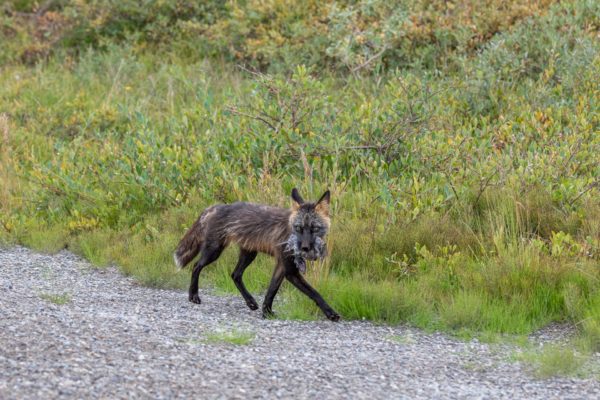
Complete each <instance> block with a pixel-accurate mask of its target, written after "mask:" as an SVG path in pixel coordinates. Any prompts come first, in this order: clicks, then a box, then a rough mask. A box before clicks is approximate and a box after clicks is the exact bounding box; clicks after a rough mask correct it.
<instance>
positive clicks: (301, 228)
mask: <svg viewBox="0 0 600 400" xmlns="http://www.w3.org/2000/svg"><path fill="white" fill-rule="evenodd" d="M330 197H331V194H330V192H329V190H328V191H326V192H325V193H324V194H323V195H322V196H321V198H320V199H319V200H318V201H316V202H314V203H313V202H305V201H304V200H303V199H302V197H301V196H300V193H298V190H297V189H295V188H294V189H293V190H292V200H293V201H292V213H291V215H290V228H291V234H290V237H289V239H288V244H287V248H288V249H289V250H291V251H292V252H293V253H294V256H295V258H296V260H297V261H296V264H298V263H299V262H300V264H298V268H299V269H300V270H301V271H302V270H303V269H305V268H306V267H305V265H304V262H303V260H304V259H308V260H316V259H318V258H323V257H325V254H326V248H325V240H324V237H325V235H327V232H328V231H329V224H330V221H329V201H330ZM302 272H304V271H302Z"/></svg>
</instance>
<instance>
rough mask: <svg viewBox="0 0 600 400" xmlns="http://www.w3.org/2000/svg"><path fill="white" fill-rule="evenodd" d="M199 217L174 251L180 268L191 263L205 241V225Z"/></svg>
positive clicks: (174, 256)
mask: <svg viewBox="0 0 600 400" xmlns="http://www.w3.org/2000/svg"><path fill="white" fill-rule="evenodd" d="M200 220H201V218H198V220H196V222H194V225H192V227H191V228H190V229H189V230H188V231H187V232H186V233H185V235H184V236H183V239H181V241H180V242H179V245H177V250H175V253H173V260H175V264H176V265H177V266H178V267H179V268H183V267H185V266H186V265H188V264H189V263H190V261H192V260H193V259H194V257H196V255H198V253H199V252H200V248H201V247H202V242H203V241H204V227H203V226H202V224H201V222H200Z"/></svg>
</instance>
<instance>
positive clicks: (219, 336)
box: [206, 329, 254, 346]
mask: <svg viewBox="0 0 600 400" xmlns="http://www.w3.org/2000/svg"><path fill="white" fill-rule="evenodd" d="M253 340H254V333H252V332H247V331H244V330H239V329H234V330H231V331H214V332H211V333H209V334H207V335H206V342H207V343H213V344H218V343H229V344H233V345H236V346H244V345H247V344H250V343H252V341H253Z"/></svg>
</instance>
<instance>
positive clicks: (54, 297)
mask: <svg viewBox="0 0 600 400" xmlns="http://www.w3.org/2000/svg"><path fill="white" fill-rule="evenodd" d="M40 298H41V299H44V300H46V301H49V302H50V303H53V304H56V305H58V306H62V305H64V304H67V303H70V302H71V295H70V294H69V293H41V294H40Z"/></svg>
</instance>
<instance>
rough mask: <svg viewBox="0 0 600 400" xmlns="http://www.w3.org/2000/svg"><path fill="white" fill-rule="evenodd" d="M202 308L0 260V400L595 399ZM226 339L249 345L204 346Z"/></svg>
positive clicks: (439, 346)
mask: <svg viewBox="0 0 600 400" xmlns="http://www.w3.org/2000/svg"><path fill="white" fill-rule="evenodd" d="M64 294H67V295H66V296H58V297H57V298H55V299H54V302H53V301H52V299H50V298H49V295H64ZM202 300H203V303H202V305H194V304H191V303H189V302H188V301H187V294H186V293H184V292H183V291H176V290H158V289H152V288H147V287H142V286H140V285H138V284H136V283H135V281H134V280H132V279H130V278H127V277H124V276H123V275H121V274H120V273H119V272H118V271H117V270H115V269H113V268H107V269H94V268H93V267H91V266H90V265H89V264H88V263H86V262H85V261H83V260H82V259H80V258H79V257H77V256H75V255H73V254H71V253H69V252H67V251H63V252H60V253H58V254H56V255H44V254H38V253H35V252H32V251H30V250H28V249H25V248H21V247H16V248H10V249H0V399H21V398H31V399H34V398H35V399H50V398H94V399H95V398H110V399H114V398H184V397H185V398H190V397H195V398H201V399H212V398H227V399H229V398H269V399H270V398H294V399H301V398H311V399H329V398H344V399H346V398H356V399H362V398H369V399H388V398H394V399H398V398H406V399H421V398H423V399H425V398H435V399H441V398H469V399H473V398H486V399H488V398H507V399H508V398H510V399H519V398H527V399H554V398H561V399H566V398H572V399H575V398H577V399H591V398H600V384H599V383H598V382H597V381H594V380H581V379H571V378H553V379H548V380H538V379H535V378H533V377H532V376H531V375H530V374H529V373H528V372H527V370H526V368H525V367H524V366H522V365H520V364H518V363H514V362H510V361H508V358H509V357H508V355H509V354H510V352H511V351H512V350H511V349H510V347H507V346H498V345H495V346H492V345H487V344H481V343H478V342H477V341H470V342H460V341H457V340H454V339H452V338H448V337H446V336H444V335H441V334H425V333H422V332H420V331H418V330H415V329H412V328H408V327H404V326H400V327H387V326H376V325H372V324H370V323H363V322H340V323H332V322H329V321H317V322H295V321H278V320H262V319H261V318H260V313H259V312H252V311H250V310H249V309H248V308H247V307H246V305H245V304H244V302H243V301H242V299H241V297H239V296H234V297H218V296H211V295H208V294H206V291H204V295H203V299H202ZM61 301H62V302H65V303H64V304H55V302H61ZM276 305H277V300H276V302H275V306H276ZM230 331H238V332H249V333H251V334H253V335H254V340H253V341H252V342H250V343H249V344H245V345H233V344H230V343H226V342H218V341H217V342H214V341H213V342H211V341H207V337H208V336H210V335H213V334H215V332H216V333H217V336H219V335H220V333H219V332H221V333H222V332H230ZM394 337H395V338H400V340H394Z"/></svg>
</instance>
